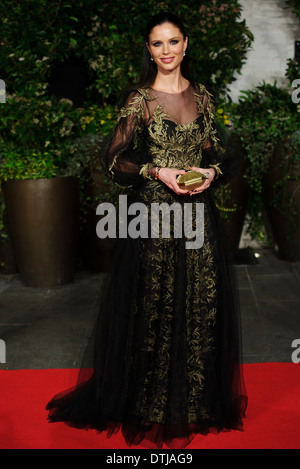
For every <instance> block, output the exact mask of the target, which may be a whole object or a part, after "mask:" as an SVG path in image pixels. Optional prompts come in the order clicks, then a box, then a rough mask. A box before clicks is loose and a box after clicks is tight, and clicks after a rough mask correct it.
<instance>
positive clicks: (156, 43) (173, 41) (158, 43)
mask: <svg viewBox="0 0 300 469" xmlns="http://www.w3.org/2000/svg"><path fill="white" fill-rule="evenodd" d="M178 42H179V41H178V40H177V39H172V41H170V44H178ZM161 44H162V43H161V42H154V43H153V46H154V47H159V46H161Z"/></svg>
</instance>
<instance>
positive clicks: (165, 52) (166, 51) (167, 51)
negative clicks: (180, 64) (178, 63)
mask: <svg viewBox="0 0 300 469" xmlns="http://www.w3.org/2000/svg"><path fill="white" fill-rule="evenodd" d="M163 52H164V54H168V53H169V45H168V44H164V49H163Z"/></svg>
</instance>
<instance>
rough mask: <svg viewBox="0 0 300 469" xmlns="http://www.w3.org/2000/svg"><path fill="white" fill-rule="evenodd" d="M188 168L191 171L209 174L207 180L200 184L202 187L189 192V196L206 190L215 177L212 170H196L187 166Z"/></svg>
mask: <svg viewBox="0 0 300 469" xmlns="http://www.w3.org/2000/svg"><path fill="white" fill-rule="evenodd" d="M189 168H190V169H191V170H193V171H199V172H200V173H203V174H204V173H209V178H208V179H206V180H205V182H204V184H202V186H200V187H197V189H194V190H192V191H190V195H195V194H200V193H201V192H203V191H205V190H206V189H208V188H209V186H210V185H211V183H212V182H213V180H214V177H215V175H216V171H215V170H214V168H196V167H195V166H189Z"/></svg>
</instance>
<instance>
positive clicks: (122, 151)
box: [104, 91, 153, 186]
mask: <svg viewBox="0 0 300 469" xmlns="http://www.w3.org/2000/svg"><path fill="white" fill-rule="evenodd" d="M146 110H147V108H146V104H145V102H144V98H143V96H142V95H141V94H140V93H139V92H138V91H132V92H131V93H130V94H129V96H128V98H127V100H126V102H125V105H124V106H123V107H121V109H120V111H119V115H118V118H117V125H116V127H115V129H114V132H113V136H112V139H111V141H110V144H109V147H108V150H107V152H106V154H105V157H104V162H105V167H106V169H107V170H108V172H109V174H110V176H111V177H112V179H113V180H114V181H115V182H116V183H117V184H119V185H120V186H136V185H138V184H140V183H141V182H143V180H144V179H145V178H149V176H148V173H147V170H148V168H150V167H152V166H153V165H151V163H150V161H149V155H148V152H147V148H146V145H145V144H144V143H143V139H142V131H143V127H144V122H145V118H146V116H145V114H146Z"/></svg>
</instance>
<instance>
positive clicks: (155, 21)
mask: <svg viewBox="0 0 300 469" xmlns="http://www.w3.org/2000/svg"><path fill="white" fill-rule="evenodd" d="M164 23H172V24H173V25H174V26H177V28H178V29H179V30H180V32H181V33H182V35H183V38H184V39H185V38H186V36H187V34H186V32H185V28H184V25H183V23H182V22H181V20H180V19H179V18H178V16H176V15H174V14H173V13H169V12H161V13H157V14H156V15H154V16H152V18H150V20H149V22H148V24H147V26H146V31H145V38H144V39H145V44H144V52H143V58H142V65H141V72H140V78H139V81H138V87H140V88H143V87H147V86H151V85H152V84H153V83H154V81H155V78H156V75H157V65H156V63H155V62H154V61H151V60H150V59H151V55H150V52H149V50H148V48H147V46H146V42H148V41H149V36H150V34H151V31H152V29H153V28H155V26H159V25H161V24H164ZM181 73H182V75H183V76H184V78H186V79H187V80H189V81H191V78H190V72H189V58H188V51H186V55H185V57H184V58H183V61H182V63H181Z"/></svg>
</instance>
